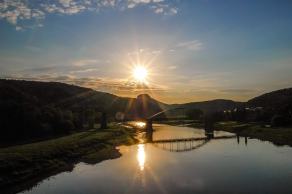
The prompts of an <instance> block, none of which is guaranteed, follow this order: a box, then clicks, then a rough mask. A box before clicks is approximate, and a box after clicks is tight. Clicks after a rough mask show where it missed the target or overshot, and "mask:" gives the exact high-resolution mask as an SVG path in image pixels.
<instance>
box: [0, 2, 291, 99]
mask: <svg viewBox="0 0 292 194" xmlns="http://www.w3.org/2000/svg"><path fill="white" fill-rule="evenodd" d="M291 10H292V1H291V0H48V1H42V0H0V77H1V78H9V79H25V80H40V81H58V82H64V83H69V84H75V85H80V86H85V87H90V88H93V89H95V90H98V91H105V92H109V93H113V94H116V95H119V96H128V97H135V96H137V95H138V94H140V93H148V94H150V95H151V96H152V97H154V98H156V99H158V100H160V101H163V102H166V103H184V102H191V101H204V100H211V99H232V100H237V101H246V100H248V99H250V98H252V97H255V96H257V95H260V94H263V93H265V92H270V91H273V90H277V89H282V88H287V87H292V14H291ZM137 65H142V66H145V67H146V69H147V70H148V77H147V83H143V84H141V83H137V81H136V80H134V79H133V75H132V72H133V68H134V67H135V66H137Z"/></svg>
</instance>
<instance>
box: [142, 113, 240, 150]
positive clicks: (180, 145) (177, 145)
mask: <svg viewBox="0 0 292 194" xmlns="http://www.w3.org/2000/svg"><path fill="white" fill-rule="evenodd" d="M176 109H182V108H176ZM176 109H168V110H164V111H161V112H159V113H156V114H154V115H152V116H151V117H149V118H147V119H146V126H145V129H146V140H147V142H148V143H152V144H153V145H154V146H156V147H158V148H161V149H163V150H167V151H170V152H185V151H191V150H195V149H198V148H200V147H202V146H204V145H206V144H207V143H208V142H209V141H210V140H219V139H231V138H235V137H236V136H235V135H233V136H230V135H229V136H219V137H214V130H213V123H212V122H211V120H210V119H208V118H207V119H205V137H192V138H176V139H159V140H153V126H152V120H153V119H154V118H156V117H157V116H159V115H161V114H163V113H165V112H167V111H170V110H176Z"/></svg>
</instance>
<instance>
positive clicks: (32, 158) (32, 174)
mask: <svg viewBox="0 0 292 194" xmlns="http://www.w3.org/2000/svg"><path fill="white" fill-rule="evenodd" d="M134 136H135V130H134V129H131V128H125V127H123V126H120V125H116V124H114V125H111V126H110V128H109V129H106V130H90V131H84V132H79V133H74V134H72V135H68V136H65V137H61V138H57V139H52V140H47V141H42V142H37V143H31V144H25V145H18V146H13V147H8V148H2V149H0V191H1V193H4V192H5V193H15V192H18V191H21V190H22V189H25V188H29V187H31V186H33V185H35V183H37V182H39V181H41V180H42V179H43V178H46V177H48V176H51V175H54V174H57V173H60V172H62V171H71V170H72V169H73V167H74V164H76V163H77V162H86V163H97V162H100V161H102V160H106V159H113V158H117V157H120V153H119V151H118V150H117V149H116V146H118V145H122V144H125V145H131V144H134V143H136V142H137V140H136V139H135V138H134ZM2 191H4V192H2Z"/></svg>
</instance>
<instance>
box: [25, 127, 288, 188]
mask: <svg viewBox="0 0 292 194" xmlns="http://www.w3.org/2000/svg"><path fill="white" fill-rule="evenodd" d="M154 129H155V132H154V133H153V143H146V144H142V143H141V144H138V145H133V146H121V147H119V150H120V152H121V153H122V156H121V157H120V158H118V159H113V160H106V161H103V162H101V163H98V164H95V165H88V164H85V163H79V164H77V165H76V167H75V168H74V170H73V171H72V172H64V173H60V174H58V175H55V176H52V177H50V178H48V179H45V180H43V181H42V182H40V183H39V184H38V185H36V186H35V187H33V188H32V189H30V190H27V191H24V192H22V193H26V194H28V193H30V194H66V193H68V194H69V193H70V194H93V193H94V194H103V193H114V194H123V193H131V194H139V193H153V194H156V193H157V194H158V193H169V194H171V193H184V194H187V193H192V194H194V193H202V194H205V193H208V194H209V193H222V194H223V193H224V194H228V193H234V194H248V193H256V194H259V193H275V194H276V193H279V194H284V193H287V194H288V193H289V194H291V193H292V148H291V147H288V146H282V147H277V146H275V145H273V144H272V143H269V142H263V141H259V140H256V139H247V138H244V137H239V138H238V137H235V136H234V135H233V134H230V133H226V132H220V131H219V132H215V134H214V138H213V139H203V138H204V137H205V132H204V130H202V129H194V128H190V127H187V126H169V125H164V124H159V125H154ZM191 138H193V140H192V139H191ZM200 138H201V139H200ZM173 139H176V140H178V139H179V140H180V141H172V140H173ZM182 139H185V140H184V141H183V140H182Z"/></svg>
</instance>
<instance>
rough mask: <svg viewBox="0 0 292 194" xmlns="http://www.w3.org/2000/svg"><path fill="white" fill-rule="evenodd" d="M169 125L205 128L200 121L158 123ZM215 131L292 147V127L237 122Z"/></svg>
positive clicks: (216, 127)
mask: <svg viewBox="0 0 292 194" xmlns="http://www.w3.org/2000/svg"><path fill="white" fill-rule="evenodd" d="M158 123H163V124H168V125H185V126H188V127H194V128H204V123H202V122H199V121H190V120H187V121H176V120H175V121H163V122H158ZM214 129H215V130H221V131H227V132H230V133H235V134H238V135H240V136H244V137H249V138H256V139H259V140H262V141H270V142H272V143H274V144H275V145H278V146H281V145H289V146H292V127H275V128H273V127H265V126H262V125H261V124H259V123H240V122H235V121H226V122H218V123H216V124H215V125H214Z"/></svg>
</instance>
